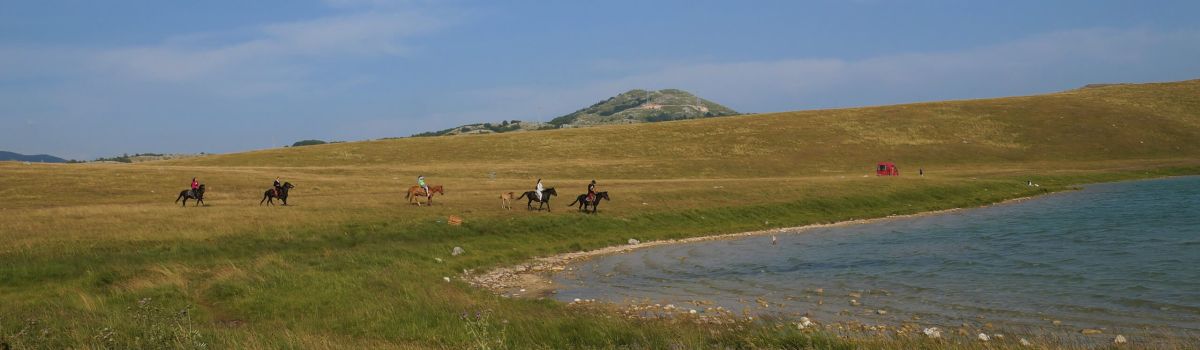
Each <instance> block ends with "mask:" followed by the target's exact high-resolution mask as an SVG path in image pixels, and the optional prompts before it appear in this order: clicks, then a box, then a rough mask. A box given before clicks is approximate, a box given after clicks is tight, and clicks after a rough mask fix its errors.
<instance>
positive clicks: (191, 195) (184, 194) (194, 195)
mask: <svg viewBox="0 0 1200 350" xmlns="http://www.w3.org/2000/svg"><path fill="white" fill-rule="evenodd" d="M180 199H182V200H183V206H185V207H186V206H187V201H188V199H195V200H196V205H195V206H200V205H201V204H204V185H200V188H197V189H196V190H195V191H193V190H183V191H180V192H179V197H176V198H175V203H179V200H180Z"/></svg>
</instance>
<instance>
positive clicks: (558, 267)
mask: <svg viewBox="0 0 1200 350" xmlns="http://www.w3.org/2000/svg"><path fill="white" fill-rule="evenodd" d="M1072 190H1075V188H1074V187H1065V188H1064V189H1063V190H1061V191H1052V192H1046V193H1042V194H1038V195H1033V196H1025V197H1017V198H1012V199H1006V200H1003V201H1000V202H996V203H991V204H987V205H982V206H978V207H965V208H964V207H959V208H949V209H940V210H932V211H925V212H918V213H912V214H903V215H889V216H884V217H877V218H869V219H850V220H845V221H837V222H832V223H821V224H808V225H802V226H793V227H782V228H774V229H767V230H758V231H748V232H737V233H724V234H715V235H703V236H696V237H688V238H681V239H668V240H658V241H649V242H637V243H636V244H623V245H615V246H608V247H603V248H599V249H594V250H588V251H582V252H570V253H560V254H555V255H551V256H546V257H535V258H532V259H530V260H529V261H526V262H525V263H522V264H519V265H513V266H504V267H499V268H495V269H492V270H489V271H487V272H485V273H482V274H473V273H471V271H465V273H464V274H463V275H462V279H463V280H464V281H466V282H467V283H468V284H470V285H471V286H473V287H476V288H483V289H487V290H489V291H492V292H493V293H496V294H499V295H500V296H502V297H512V298H535V299H540V298H545V297H548V296H550V295H553V294H555V293H556V291H555V289H557V286H556V285H555V284H554V282H553V280H552V279H551V278H550V275H552V274H554V273H558V272H561V271H565V270H569V269H570V268H569V267H568V265H571V264H573V263H576V262H580V261H584V260H588V259H592V258H596V257H600V256H605V255H611V254H621V253H627V252H630V251H633V250H637V249H644V248H652V247H657V246H662V245H668V244H685V243H694V242H704V241H715V240H727V239H737V238H744V237H754V236H764V235H769V234H799V233H802V232H804V231H808V230H813V229H820V228H829V227H842V226H851V225H859V224H869V223H878V222H884V221H888V220H896V219H906V218H916V217H925V216H933V215H941V214H946V213H952V212H956V211H961V210H969V209H978V208H987V207H992V206H998V205H1007V204H1012V203H1018V202H1023V201H1027V200H1031V199H1036V198H1041V197H1044V196H1047V195H1053V194H1055V193H1061V192H1064V191H1072ZM631 240H632V238H631Z"/></svg>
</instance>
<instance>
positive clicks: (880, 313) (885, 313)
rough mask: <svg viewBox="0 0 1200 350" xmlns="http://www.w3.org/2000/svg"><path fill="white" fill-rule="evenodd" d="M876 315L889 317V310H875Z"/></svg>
mask: <svg viewBox="0 0 1200 350" xmlns="http://www.w3.org/2000/svg"><path fill="white" fill-rule="evenodd" d="M875 313H876V314H879V315H887V310H875Z"/></svg>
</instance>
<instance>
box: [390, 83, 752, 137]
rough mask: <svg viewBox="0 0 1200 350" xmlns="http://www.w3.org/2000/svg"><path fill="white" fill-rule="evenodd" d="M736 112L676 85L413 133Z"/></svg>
mask: <svg viewBox="0 0 1200 350" xmlns="http://www.w3.org/2000/svg"><path fill="white" fill-rule="evenodd" d="M738 114H740V113H738V112H737V111H734V110H733V109H731V108H729V107H725V106H722V105H720V104H718V103H716V102H712V101H709V100H706V99H703V98H700V97H697V96H696V95H693V94H691V93H689V92H687V91H683V90H679V89H663V90H658V91H649V90H640V89H634V90H629V91H626V92H624V93H621V94H619V95H616V96H613V97H610V98H608V99H606V100H604V101H600V102H596V103H595V104H593V105H591V106H589V107H587V108H583V109H580V110H578V111H575V112H573V113H571V114H567V115H564V116H561V117H558V118H554V119H551V120H550V122H547V123H540V122H526V121H520V120H512V121H508V120H506V121H502V122H500V123H476V124H467V125H462V126H457V127H453V128H449V129H445V130H440V131H433V132H426V133H421V134H416V135H413V136H448V135H463V134H491V133H502V132H513V131H533V130H546V129H558V128H578V127H588V126H596V125H611V124H635V123H654V122H664V121H671V120H684V119H699V118H711V117H722V116H730V115H738Z"/></svg>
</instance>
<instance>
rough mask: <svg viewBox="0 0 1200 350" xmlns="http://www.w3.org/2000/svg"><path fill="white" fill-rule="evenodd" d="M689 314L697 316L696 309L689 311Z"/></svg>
mask: <svg viewBox="0 0 1200 350" xmlns="http://www.w3.org/2000/svg"><path fill="white" fill-rule="evenodd" d="M688 313H689V314H693V315H695V314H696V309H691V310H688Z"/></svg>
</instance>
